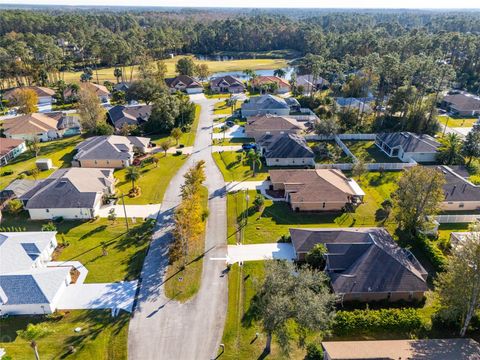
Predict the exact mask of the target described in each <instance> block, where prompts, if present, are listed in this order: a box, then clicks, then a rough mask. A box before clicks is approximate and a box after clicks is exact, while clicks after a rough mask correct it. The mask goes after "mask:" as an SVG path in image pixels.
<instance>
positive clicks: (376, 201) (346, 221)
mask: <svg viewBox="0 0 480 360" xmlns="http://www.w3.org/2000/svg"><path fill="white" fill-rule="evenodd" d="M400 174H401V173H400V172H384V173H383V174H381V173H378V172H370V173H368V174H366V175H365V176H364V177H363V179H362V181H361V182H360V183H359V185H360V187H361V188H362V189H363V190H364V191H365V193H366V195H365V199H364V203H363V204H362V205H360V206H359V207H358V208H357V209H356V211H355V213H321V212H318V213H302V212H294V211H292V210H291V208H290V206H289V205H288V204H287V203H285V202H273V201H271V200H268V199H266V200H265V207H264V210H263V211H262V212H261V213H260V212H256V211H254V209H253V207H251V203H252V201H253V199H255V196H256V191H249V196H250V209H249V213H248V224H247V225H246V226H243V228H242V231H241V232H240V227H241V226H242V224H239V223H240V221H241V218H242V213H243V211H245V194H244V193H243V192H239V193H236V194H232V193H230V194H228V195H227V207H228V210H227V211H228V235H227V236H228V243H229V244H235V243H237V242H238V241H240V237H241V234H242V233H243V240H242V242H243V243H245V244H259V243H267V242H276V241H279V240H280V239H281V237H282V235H288V230H289V229H290V228H292V227H351V226H357V227H361V226H385V227H387V228H388V229H389V230H393V229H395V228H396V224H395V221H394V219H393V216H391V218H390V219H388V220H387V221H386V222H384V221H383V219H379V218H377V211H378V210H379V209H380V207H381V206H380V204H381V203H382V202H383V201H384V200H385V199H386V198H388V197H390V194H391V193H392V192H393V191H394V190H395V188H396V182H397V181H398V178H399V176H400Z"/></svg>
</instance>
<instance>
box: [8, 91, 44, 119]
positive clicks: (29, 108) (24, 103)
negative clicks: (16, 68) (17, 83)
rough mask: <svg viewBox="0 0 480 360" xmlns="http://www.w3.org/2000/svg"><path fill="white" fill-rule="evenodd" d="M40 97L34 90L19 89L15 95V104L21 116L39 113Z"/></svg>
mask: <svg viewBox="0 0 480 360" xmlns="http://www.w3.org/2000/svg"><path fill="white" fill-rule="evenodd" d="M37 104H38V95H37V93H36V92H35V91H33V90H32V89H17V90H15V92H14V94H13V104H12V105H14V106H17V107H18V110H17V112H18V113H20V114H32V113H34V112H37V111H38V106H37Z"/></svg>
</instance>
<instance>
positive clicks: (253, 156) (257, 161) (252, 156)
mask: <svg viewBox="0 0 480 360" xmlns="http://www.w3.org/2000/svg"><path fill="white" fill-rule="evenodd" d="M247 158H248V162H249V163H250V166H251V167H252V171H253V175H252V176H255V174H256V173H257V168H258V169H260V168H261V167H262V158H261V156H260V153H259V152H258V151H256V150H254V149H250V151H249V152H248V154H247Z"/></svg>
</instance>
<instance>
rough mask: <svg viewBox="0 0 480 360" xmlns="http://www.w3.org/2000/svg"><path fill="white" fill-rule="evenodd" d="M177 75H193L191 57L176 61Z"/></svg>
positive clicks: (193, 69) (193, 64)
mask: <svg viewBox="0 0 480 360" xmlns="http://www.w3.org/2000/svg"><path fill="white" fill-rule="evenodd" d="M175 69H176V70H177V73H178V75H188V76H193V75H195V62H194V61H193V59H192V58H191V57H184V58H181V59H179V60H178V61H177V64H176V66H175Z"/></svg>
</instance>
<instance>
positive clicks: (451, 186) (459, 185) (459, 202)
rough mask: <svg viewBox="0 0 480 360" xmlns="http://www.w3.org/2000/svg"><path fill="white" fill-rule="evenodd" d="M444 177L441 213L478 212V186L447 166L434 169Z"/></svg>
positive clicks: (479, 199)
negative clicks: (443, 197) (443, 196)
mask: <svg viewBox="0 0 480 360" xmlns="http://www.w3.org/2000/svg"><path fill="white" fill-rule="evenodd" d="M436 169H437V170H438V171H441V172H442V174H443V175H444V177H445V184H444V185H443V193H444V194H445V199H444V200H443V202H442V203H441V208H442V210H443V211H462V210H473V211H475V210H480V186H478V185H475V184H473V183H472V182H470V181H469V180H468V179H466V178H464V177H463V176H461V175H460V174H457V173H456V172H455V171H454V170H453V169H451V168H450V167H448V166H438V167H436Z"/></svg>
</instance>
